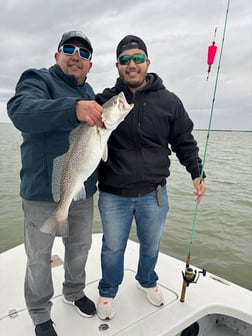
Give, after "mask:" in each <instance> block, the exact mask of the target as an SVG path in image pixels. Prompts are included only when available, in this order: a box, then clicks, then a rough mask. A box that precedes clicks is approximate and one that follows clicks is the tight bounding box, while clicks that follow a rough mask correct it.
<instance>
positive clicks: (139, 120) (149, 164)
mask: <svg viewBox="0 0 252 336" xmlns="http://www.w3.org/2000/svg"><path fill="white" fill-rule="evenodd" d="M147 80H148V83H147V85H146V86H145V87H144V88H143V89H142V90H139V91H137V92H136V93H135V94H134V95H133V94H132V92H131V91H130V90H129V89H128V88H127V87H126V85H125V84H124V83H123V82H122V80H121V79H118V80H117V82H116V85H115V86H114V87H113V88H111V89H105V90H104V91H103V93H101V94H98V95H97V96H96V101H97V102H98V103H100V104H104V103H105V102H106V101H107V100H108V99H109V98H111V97H112V96H114V95H116V94H118V93H119V92H121V91H123V92H124V94H125V96H126V99H127V101H128V103H133V104H134V108H133V110H131V112H130V113H129V114H128V116H127V117H126V119H125V120H124V121H123V122H122V123H121V124H120V125H119V126H118V127H117V129H116V130H115V131H113V133H112V134H111V137H110V139H109V141H108V160H107V161H106V162H101V163H100V166H99V189H100V190H102V191H105V192H109V193H113V194H116V195H122V196H129V197H137V196H140V195H144V194H146V193H148V192H151V191H153V190H155V189H156V187H157V186H158V185H159V184H160V185H164V184H165V183H166V178H167V177H168V176H169V175H170V171H169V167H170V160H169V155H170V154H171V150H172V151H173V152H175V153H176V155H177V157H178V159H179V161H180V163H181V164H182V165H184V166H185V167H186V169H187V171H188V172H189V173H190V174H191V177H192V179H194V178H196V177H199V176H200V172H201V168H202V166H201V159H200V158H199V156H198V147H197V143H196V141H195V139H194V137H193V135H192V129H193V123H192V121H191V119H190V118H189V116H188V114H187V112H186V111H185V109H184V106H183V104H182V102H181V101H180V99H179V98H178V97H177V96H176V95H175V94H174V93H172V92H169V91H168V90H167V89H166V88H165V86H164V84H163V82H162V80H161V78H160V77H158V75H157V74H154V73H149V74H148V75H147ZM170 148H171V149H170Z"/></svg>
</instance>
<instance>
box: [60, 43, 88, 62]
mask: <svg viewBox="0 0 252 336" xmlns="http://www.w3.org/2000/svg"><path fill="white" fill-rule="evenodd" d="M59 51H61V52H62V53H63V54H65V55H73V54H74V53H75V52H76V51H78V53H79V56H80V57H81V58H83V59H85V60H90V59H91V57H92V54H91V52H90V51H89V50H87V49H85V48H82V47H76V46H74V45H72V44H63V46H61V47H60V48H59Z"/></svg>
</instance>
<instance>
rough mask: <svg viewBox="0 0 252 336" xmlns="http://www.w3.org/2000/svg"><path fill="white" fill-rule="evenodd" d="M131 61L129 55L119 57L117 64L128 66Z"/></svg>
mask: <svg viewBox="0 0 252 336" xmlns="http://www.w3.org/2000/svg"><path fill="white" fill-rule="evenodd" d="M130 60H131V57H130V56H129V55H123V56H121V57H119V63H120V64H121V65H128V64H129V62H130Z"/></svg>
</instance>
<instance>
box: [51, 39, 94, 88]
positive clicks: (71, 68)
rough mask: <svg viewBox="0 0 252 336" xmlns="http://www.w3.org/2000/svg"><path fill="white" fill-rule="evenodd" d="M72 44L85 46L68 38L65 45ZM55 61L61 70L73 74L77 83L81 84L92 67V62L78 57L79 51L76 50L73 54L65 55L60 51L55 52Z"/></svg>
mask: <svg viewBox="0 0 252 336" xmlns="http://www.w3.org/2000/svg"><path fill="white" fill-rule="evenodd" d="M67 44H68V45H69V44H70V45H73V46H76V47H81V48H85V46H84V45H83V44H82V43H81V42H79V41H76V40H70V41H67V43H65V45H67ZM55 60H56V63H57V64H58V65H59V67H60V68H61V70H62V71H63V72H64V73H65V74H67V75H73V76H74V77H75V79H76V81H77V84H78V85H81V84H82V83H83V81H84V80H85V78H86V76H87V73H88V72H89V70H90V69H91V67H92V62H91V61H89V60H87V59H84V58H82V57H80V55H79V52H78V51H77V50H76V51H75V52H74V54H73V55H66V54H64V53H63V52H62V51H57V52H56V53H55Z"/></svg>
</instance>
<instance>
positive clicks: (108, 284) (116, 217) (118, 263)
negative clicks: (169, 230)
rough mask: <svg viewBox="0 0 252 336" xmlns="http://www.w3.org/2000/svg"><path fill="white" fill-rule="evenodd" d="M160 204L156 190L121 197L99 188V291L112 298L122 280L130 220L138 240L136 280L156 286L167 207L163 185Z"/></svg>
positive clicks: (149, 285) (145, 284)
mask: <svg viewBox="0 0 252 336" xmlns="http://www.w3.org/2000/svg"><path fill="white" fill-rule="evenodd" d="M161 190H162V194H163V205H162V206H159V205H158V203H157V196H156V191H153V192H150V193H148V194H146V195H144V196H140V197H124V196H118V195H114V194H109V193H106V192H102V191H100V194H99V201H98V205H99V210H100V215H101V221H102V226H103V243H102V251H101V265H102V279H101V280H100V282H99V286H98V288H99V293H100V295H101V296H104V297H111V298H113V297H115V296H116V293H117V291H118V286H119V285H120V284H121V282H122V280H123V269H124V252H125V248H126V245H127V240H128V238H129V233H130V229H131V225H132V221H133V219H135V222H136V228H137V236H138V240H139V243H140V250H139V260H138V269H137V273H136V277H135V278H136V280H137V281H138V282H139V283H140V284H141V285H142V286H143V287H146V288H148V287H155V286H156V283H157V280H158V276H157V274H156V272H155V266H156V263H157V259H158V253H159V247H160V240H161V237H162V233H163V230H164V226H165V220H166V215H167V213H168V210H169V203H168V195H167V189H166V186H163V187H162V189H161Z"/></svg>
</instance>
